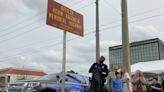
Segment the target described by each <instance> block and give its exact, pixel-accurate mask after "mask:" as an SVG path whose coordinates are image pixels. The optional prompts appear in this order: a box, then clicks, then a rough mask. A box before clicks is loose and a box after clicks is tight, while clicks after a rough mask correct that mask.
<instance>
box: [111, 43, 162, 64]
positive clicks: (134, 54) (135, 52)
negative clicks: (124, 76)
mask: <svg viewBox="0 0 164 92" xmlns="http://www.w3.org/2000/svg"><path fill="white" fill-rule="evenodd" d="M137 43H139V42H137ZM130 54H131V55H130V57H131V64H135V63H138V62H146V61H154V60H160V48H159V42H158V41H156V42H150V43H143V44H142V42H141V43H139V44H131V46H130ZM109 62H110V66H111V65H112V64H118V65H119V66H120V67H122V66H123V57H122V48H121V47H120V48H119V47H117V48H114V49H113V48H112V49H111V48H109Z"/></svg>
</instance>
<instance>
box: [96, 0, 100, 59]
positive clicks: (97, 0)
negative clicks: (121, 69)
mask: <svg viewBox="0 0 164 92" xmlns="http://www.w3.org/2000/svg"><path fill="white" fill-rule="evenodd" d="M99 31H100V30H99V0H96V62H97V61H98V60H99V57H100V37H99Z"/></svg>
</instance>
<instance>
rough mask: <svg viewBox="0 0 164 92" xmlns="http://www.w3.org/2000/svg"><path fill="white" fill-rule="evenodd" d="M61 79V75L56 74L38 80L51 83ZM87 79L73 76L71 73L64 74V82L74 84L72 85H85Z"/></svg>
mask: <svg viewBox="0 0 164 92" xmlns="http://www.w3.org/2000/svg"><path fill="white" fill-rule="evenodd" d="M60 79H61V74H60V73H57V74H49V75H46V76H43V77H42V78H40V79H39V80H51V81H59V80H60ZM87 79H88V78H87V77H84V76H80V75H77V74H73V73H68V74H66V79H65V80H66V82H74V83H87V81H88V80H87Z"/></svg>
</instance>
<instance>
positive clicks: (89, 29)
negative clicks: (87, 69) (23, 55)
mask: <svg viewBox="0 0 164 92" xmlns="http://www.w3.org/2000/svg"><path fill="white" fill-rule="evenodd" d="M161 15H163V14H159V15H155V16H151V17H147V18H146V19H149V18H153V17H156V16H161ZM140 20H143V19H140ZM140 20H135V21H134V22H136V21H140ZM119 25H120V24H119ZM103 26H105V25H103ZM103 26H102V27H103ZM115 26H118V25H115ZM115 26H114V27H115ZM90 29H93V28H90ZM90 29H88V30H90ZM93 32H94V31H92V32H89V33H87V34H92V33H93ZM46 41H47V40H46ZM41 42H42V41H41ZM30 45H31V44H30ZM48 47H51V46H48ZM19 48H25V46H24V47H19ZM15 49H18V48H15ZM15 49H14V50H15ZM10 51H11V50H10Z"/></svg>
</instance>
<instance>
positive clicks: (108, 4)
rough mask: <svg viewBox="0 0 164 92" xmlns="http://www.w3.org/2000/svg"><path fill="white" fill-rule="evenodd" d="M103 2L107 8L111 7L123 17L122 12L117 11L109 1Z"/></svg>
mask: <svg viewBox="0 0 164 92" xmlns="http://www.w3.org/2000/svg"><path fill="white" fill-rule="evenodd" d="M103 1H104V3H105V4H106V5H107V6H109V7H110V8H112V9H113V10H115V11H116V12H117V13H118V14H119V15H121V12H120V11H119V10H117V9H116V8H115V7H114V6H113V5H111V4H110V3H109V2H108V1H107V0H103Z"/></svg>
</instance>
